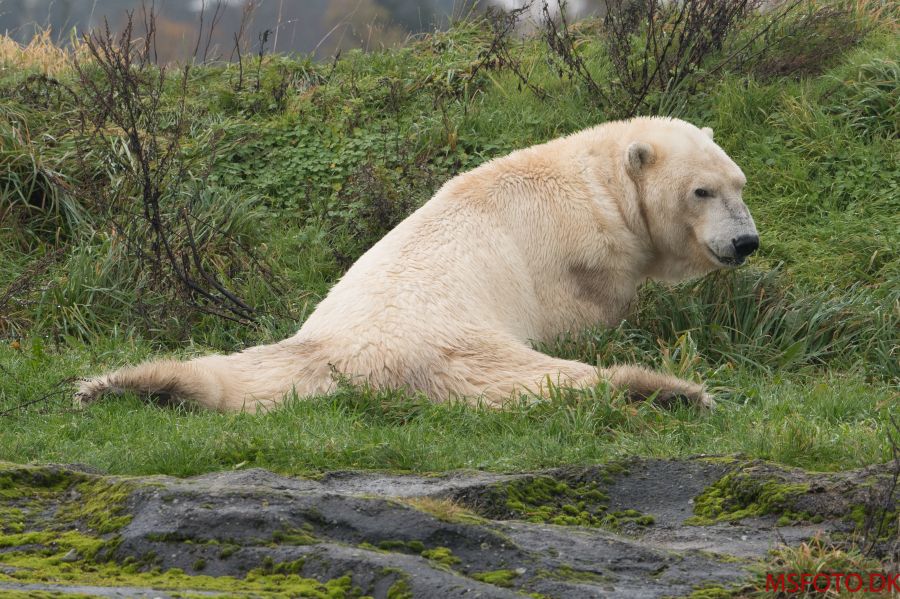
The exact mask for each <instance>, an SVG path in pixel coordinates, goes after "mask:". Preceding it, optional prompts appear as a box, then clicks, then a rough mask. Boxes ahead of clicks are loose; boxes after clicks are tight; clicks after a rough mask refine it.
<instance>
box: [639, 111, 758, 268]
mask: <svg viewBox="0 0 900 599" xmlns="http://www.w3.org/2000/svg"><path fill="white" fill-rule="evenodd" d="M651 122H652V123H651ZM643 124H644V125H645V126H644V127H641V128H639V129H638V131H637V132H636V133H637V134H636V138H637V139H634V140H633V141H631V142H630V143H628V144H627V147H626V149H625V156H624V161H625V170H626V171H627V173H628V176H629V177H630V178H631V179H632V181H633V182H634V184H635V189H636V192H637V193H636V198H637V201H638V202H639V203H640V210H641V213H642V214H643V217H644V220H645V222H646V226H647V229H648V234H649V237H650V243H651V245H652V247H653V253H654V256H653V260H652V261H651V262H652V266H651V272H650V273H649V275H650V276H651V277H652V278H655V279H660V280H667V281H678V280H683V279H685V278H689V277H693V276H699V275H703V274H706V273H708V272H710V271H713V270H715V269H718V268H726V267H737V266H740V265H741V264H743V263H744V261H745V260H746V259H747V257H748V256H749V255H750V254H752V253H753V252H754V251H756V249H757V248H758V247H759V235H758V233H757V231H756V225H755V224H754V222H753V217H752V216H750V211H749V210H748V209H747V206H746V205H745V204H744V201H743V199H742V197H741V193H742V190H743V188H744V184H745V183H746V181H747V178H746V177H745V176H744V173H743V172H741V169H740V168H739V167H738V165H737V164H735V163H734V161H733V160H731V158H729V157H728V155H727V154H726V153H725V152H724V151H723V150H722V148H720V147H719V146H718V145H717V144H716V143H715V142H714V141H713V132H712V129H709V128H703V129H699V128H697V127H695V126H694V125H691V124H689V123H686V122H684V121H679V120H675V119H647V122H645V123H643ZM648 124H649V125H650V126H647V125H648Z"/></svg>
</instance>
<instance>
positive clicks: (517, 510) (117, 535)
mask: <svg viewBox="0 0 900 599" xmlns="http://www.w3.org/2000/svg"><path fill="white" fill-rule="evenodd" d="M888 478H889V477H888V475H887V468H883V469H880V468H877V467H872V468H868V469H863V470H858V471H854V472H847V473H839V474H813V473H808V472H804V471H801V470H792V469H785V468H781V467H777V466H774V465H772V464H768V463H764V462H759V461H746V460H739V459H734V458H697V459H691V460H681V461H670V460H631V461H626V462H617V463H610V464H603V465H597V466H585V467H568V468H560V469H554V470H548V471H543V472H537V473H525V474H512V475H503V474H488V473H481V472H471V473H470V472H455V473H451V474H446V475H442V476H434V477H428V476H412V475H410V476H403V475H392V474H379V473H371V472H366V473H355V472H336V473H330V474H327V475H325V476H323V477H321V478H319V479H318V480H309V479H299V478H291V477H284V476H279V475H276V474H273V473H271V472H266V471H263V470H248V471H242V472H223V473H214V474H208V475H204V476H198V477H193V478H188V479H175V478H170V477H144V478H125V477H104V476H100V475H97V474H95V473H90V472H85V471H84V470H83V469H78V468H71V467H64V466H42V467H26V466H14V465H5V466H2V465H0V500H2V503H0V589H7V590H18V591H60V592H68V593H84V594H88V595H99V596H107V597H120V596H154V597H166V596H176V595H183V594H184V593H186V592H187V593H192V594H195V595H197V596H201V595H210V596H216V595H220V594H227V595H228V596H254V597H265V596H277V595H278V594H279V593H281V594H287V595H290V596H311V597H360V596H372V597H379V598H381V597H385V598H390V599H400V598H404V597H456V596H464V595H465V596H467V597H472V596H479V597H515V596H521V593H532V594H536V595H535V596H543V597H596V596H610V597H648V598H649V597H663V596H679V595H689V594H690V593H691V592H693V591H694V590H695V589H696V588H698V587H703V586H710V585H721V586H724V587H731V586H735V585H740V584H741V583H742V582H744V581H746V580H747V579H748V578H749V576H750V571H749V567H750V566H751V565H753V564H754V563H756V562H757V561H758V560H761V559H764V558H765V557H766V554H767V552H768V551H769V550H770V549H772V548H773V547H775V546H776V545H777V544H779V543H781V542H786V543H788V544H796V543H799V542H801V541H804V540H807V539H809V538H811V537H813V536H815V535H824V536H826V537H834V538H836V539H840V538H842V537H844V538H846V537H847V536H849V535H853V534H854V532H855V531H857V530H858V529H859V528H860V526H861V525H862V524H863V523H864V520H865V517H864V513H863V512H864V506H866V505H869V504H870V503H871V499H872V497H873V496H874V495H877V493H879V492H883V490H884V489H885V488H887V484H888ZM889 507H891V508H892V509H893V510H894V511H893V513H894V516H893V518H894V520H893V521H894V522H895V521H896V498H894V501H893V503H892V504H891V505H890V506H889ZM888 511H889V512H890V510H888ZM889 515H890V514H889ZM888 520H890V517H889V518H888ZM894 526H896V525H894ZM891 535H893V537H895V536H896V530H895V529H893V530H892V529H890V527H888V529H887V530H886V531H885V532H884V543H885V544H887V543H889V542H891V541H892V539H893V537H892V536H891Z"/></svg>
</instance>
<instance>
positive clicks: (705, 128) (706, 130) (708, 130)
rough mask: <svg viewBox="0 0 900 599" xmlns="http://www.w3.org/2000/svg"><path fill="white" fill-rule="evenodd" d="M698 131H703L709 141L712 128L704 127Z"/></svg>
mask: <svg viewBox="0 0 900 599" xmlns="http://www.w3.org/2000/svg"><path fill="white" fill-rule="evenodd" d="M700 130H701V131H703V132H704V133H706V137H708V138H710V139H712V138H713V130H712V127H704V128H703V129H700Z"/></svg>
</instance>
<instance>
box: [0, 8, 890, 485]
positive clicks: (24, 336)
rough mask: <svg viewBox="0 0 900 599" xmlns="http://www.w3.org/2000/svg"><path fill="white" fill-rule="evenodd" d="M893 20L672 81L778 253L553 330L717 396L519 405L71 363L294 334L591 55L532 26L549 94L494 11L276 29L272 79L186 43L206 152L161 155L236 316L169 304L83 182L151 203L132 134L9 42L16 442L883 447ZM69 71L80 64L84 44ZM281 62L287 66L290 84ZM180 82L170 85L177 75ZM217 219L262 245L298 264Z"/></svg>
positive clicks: (601, 61) (2, 364)
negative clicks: (279, 40) (390, 233)
mask: <svg viewBox="0 0 900 599" xmlns="http://www.w3.org/2000/svg"><path fill="white" fill-rule="evenodd" d="M891 27H892V25H891V24H890V23H889V22H888V21H887V20H885V21H884V22H880V21H879V22H874V23H872V27H871V30H870V32H869V34H868V35H867V36H866V37H865V38H864V39H863V40H862V42H861V43H860V44H859V45H857V46H856V47H854V48H851V49H848V50H847V51H845V52H843V53H841V54H840V55H839V56H838V57H837V58H829V60H828V62H826V63H822V64H821V65H818V66H819V67H820V68H818V70H816V71H814V72H815V73H816V74H808V75H803V76H801V77H794V78H771V77H766V76H764V74H763V73H757V72H728V73H723V74H722V76H721V77H717V78H710V79H709V80H707V81H706V82H705V83H704V84H703V85H701V86H700V87H699V88H698V89H697V91H696V92H695V93H694V94H693V95H691V96H690V97H683V96H678V95H677V93H674V92H673V95H672V96H671V97H669V98H665V97H663V98H660V99H659V101H658V103H657V104H656V105H657V106H669V107H674V108H672V112H673V113H674V114H676V115H677V116H680V117H682V118H686V119H688V120H692V121H694V122H696V123H697V124H702V125H710V126H712V127H713V128H714V129H715V131H716V133H715V134H716V140H717V141H718V142H719V143H720V144H721V145H722V147H723V148H724V149H725V150H726V151H728V152H729V153H730V154H731V155H732V157H733V158H734V159H735V160H736V162H737V163H738V164H739V165H741V167H742V168H743V169H744V171H745V172H746V174H747V176H748V180H749V182H748V186H747V190H746V194H745V199H746V200H747V203H748V205H749V206H750V208H751V211H752V212H753V214H754V216H755V218H756V221H757V225H758V228H759V230H760V234H761V238H762V247H761V250H760V253H759V255H758V256H755V257H754V258H753V259H752V261H751V262H752V265H751V267H750V268H745V269H742V270H740V271H737V272H732V273H720V274H717V275H713V276H710V277H707V278H705V279H703V280H702V281H697V282H691V283H687V284H684V285H680V286H677V287H675V288H666V287H664V286H660V285H649V286H647V287H646V288H645V289H644V290H643V292H642V293H641V297H640V300H639V302H638V304H637V306H636V309H635V311H634V312H633V313H632V315H631V316H629V319H628V321H627V322H625V323H623V324H622V325H621V326H620V327H618V328H616V329H613V330H603V329H596V330H589V331H585V332H583V333H581V334H579V335H576V336H572V337H565V338H561V339H559V340H558V341H557V342H555V343H551V344H547V346H545V347H542V348H541V349H542V350H544V351H547V352H549V353H552V354H554V355H558V356H563V357H567V358H574V359H579V360H584V361H588V362H591V363H595V362H596V361H597V360H598V359H599V362H600V363H601V364H605V363H610V362H613V361H631V362H640V363H643V364H648V365H653V366H655V367H657V368H661V369H663V370H666V371H669V372H673V373H676V374H678V375H680V376H685V377H688V378H693V379H698V380H706V381H708V384H709V386H710V388H711V389H712V391H713V392H714V394H715V395H716V396H717V397H718V398H719V403H720V405H719V408H718V409H717V410H716V411H714V412H712V413H705V412H699V411H696V410H693V409H691V408H687V407H681V408H675V409H671V410H662V409H659V408H657V407H655V406H653V405H651V404H628V403H626V402H625V401H624V400H623V399H622V398H621V397H619V396H616V395H611V394H610V393H609V392H608V390H606V389H605V388H602V387H601V388H598V389H594V390H591V391H587V392H583V393H577V392H571V391H565V390H563V391H560V392H558V393H557V394H556V395H555V396H554V398H553V399H552V400H548V401H536V400H535V399H534V398H524V399H523V400H522V401H521V402H518V403H514V404H510V405H509V406H507V407H506V408H505V409H504V410H501V411H492V410H487V409H481V408H478V407H471V406H466V405H461V404H452V405H434V404H430V403H428V402H427V401H425V400H423V399H421V398H416V397H409V396H406V395H404V394H403V393H401V392H392V393H374V392H371V391H368V390H365V389H348V388H343V389H341V391H340V392H339V393H338V394H336V395H334V396H331V397H324V398H315V399H311V400H308V401H296V400H294V401H288V402H287V403H286V404H285V405H284V406H283V407H282V408H280V409H279V410H277V411H275V412H272V413H267V414H259V415H247V414H232V415H221V414H213V413H204V412H199V411H195V410H188V409H184V408H167V407H158V406H155V405H152V404H148V403H147V402H144V401H142V400H140V399H138V398H135V397H130V396H129V397H124V398H120V399H115V398H114V399H109V400H107V401H103V402H101V403H99V404H96V405H93V406H91V407H90V408H88V409H87V410H85V411H75V410H74V409H72V407H71V405H70V403H69V396H70V393H71V390H72V387H71V384H68V383H66V382H65V381H67V380H69V379H70V378H71V377H78V376H85V375H88V374H93V373H97V372H100V371H103V370H106V369H109V368H115V367H118V366H120V365H123V364H126V363H134V362H136V361H140V360H143V359H147V358H149V357H154V356H159V355H177V356H181V357H186V356H191V355H197V354H201V353H206V352H209V351H234V350H236V349H240V348H242V347H247V346H250V345H254V344H256V343H260V342H267V341H273V340H277V339H280V338H283V337H284V336H287V335H289V334H291V333H292V332H293V331H294V330H296V328H297V327H298V326H299V324H300V323H301V322H302V321H303V320H304V319H305V317H306V316H307V315H308V314H309V313H310V312H311V310H312V309H314V307H315V305H316V303H317V302H318V301H319V300H320V299H321V298H322V297H323V296H324V294H325V293H326V292H327V290H328V288H329V287H330V285H331V284H333V282H334V281H335V280H337V278H338V277H339V276H340V275H341V274H342V272H343V271H344V270H345V269H346V268H347V267H348V265H349V264H350V263H352V261H353V260H354V259H355V258H357V257H358V256H359V255H360V254H361V253H362V252H363V251H365V249H366V248H367V247H369V246H370V245H371V244H372V243H373V242H374V241H375V240H377V239H378V238H379V237H380V236H381V235H383V234H384V233H385V232H386V231H387V230H389V229H390V228H391V227H392V226H393V225H394V224H396V222H398V221H399V220H400V219H402V218H403V217H404V216H405V215H406V214H408V213H409V212H410V211H411V210H413V209H414V208H415V207H416V206H418V205H420V204H421V203H422V202H424V201H426V200H427V199H428V198H429V197H430V196H431V194H432V193H433V192H434V190H435V189H437V187H438V186H439V185H440V184H441V183H443V182H444V181H446V180H447V179H448V178H450V177H452V176H453V175H454V174H456V173H458V172H461V171H464V170H467V169H469V168H471V167H474V166H476V165H477V164H480V163H481V162H483V161H485V160H488V159H490V158H492V157H495V156H499V155H502V154H504V153H506V152H508V151H510V150H512V149H515V148H518V147H524V146H527V145H530V144H534V143H539V142H542V141H544V140H547V139H550V138H552V137H555V136H558V135H563V134H566V133H569V132H572V131H576V130H578V129H580V128H583V127H586V126H590V125H592V124H595V123H598V122H602V121H604V120H606V119H607V118H608V117H609V114H608V113H607V112H605V111H604V109H603V108H602V107H598V106H597V105H596V103H594V102H593V101H592V99H591V98H590V95H589V92H588V90H587V88H586V87H585V86H584V84H583V82H580V81H577V80H570V79H566V78H563V79H560V78H559V76H558V75H557V73H555V72H554V71H553V70H552V69H550V68H549V67H548V64H547V61H546V60H545V53H546V48H544V46H543V45H542V42H541V41H540V40H538V39H525V40H517V41H515V42H514V43H513V46H512V50H511V51H512V52H513V53H514V55H515V56H516V58H517V60H519V61H520V70H521V72H524V73H527V74H528V77H529V81H531V82H532V83H534V84H536V85H538V86H540V87H541V88H542V89H544V90H545V91H546V92H547V93H548V94H549V96H550V99H542V98H540V97H538V96H537V95H535V94H534V93H533V92H531V91H530V90H529V89H527V88H526V87H524V86H522V85H520V82H519V80H518V77H517V76H516V75H515V74H514V73H512V72H511V71H510V70H509V69H508V68H504V67H487V66H484V65H480V56H481V54H480V53H481V52H483V51H484V50H485V49H486V48H487V47H488V46H489V44H490V35H489V33H488V31H487V30H486V28H485V27H483V26H479V25H478V24H462V25H459V26H458V27H456V28H454V29H453V30H452V31H450V32H447V33H438V34H435V35H434V36H431V37H429V38H427V39H424V40H421V41H417V42H413V45H412V46H411V47H408V48H404V49H400V50H396V51H389V52H383V53H375V54H362V53H355V52H354V53H349V54H348V55H346V56H345V57H343V58H342V59H341V60H339V61H338V62H337V63H335V64H334V65H332V64H330V63H329V64H315V63H311V62H309V61H308V60H305V59H302V58H290V57H269V58H268V59H267V60H266V61H265V62H264V64H263V65H262V68H261V70H260V72H261V82H260V90H259V91H256V90H255V86H254V85H251V83H254V80H253V79H250V80H249V81H248V82H245V86H244V88H243V89H240V90H238V89H236V87H235V81H236V73H235V67H234V65H228V66H222V65H207V66H202V65H201V66H197V67H195V68H194V69H193V71H192V72H191V75H190V79H189V82H188V87H189V94H188V96H187V110H188V111H189V115H190V131H189V134H188V136H187V137H186V139H185V143H184V145H183V147H182V150H181V153H180V154H179V158H178V160H179V161H180V164H182V165H183V166H184V167H185V169H186V172H187V173H188V176H187V177H186V178H185V180H183V181H178V180H173V181H171V182H170V183H171V187H167V188H166V189H167V190H166V193H167V194H168V195H167V196H166V201H167V202H171V203H172V205H175V206H177V205H179V202H181V203H184V202H185V198H193V199H192V202H193V206H194V210H196V213H197V214H199V215H200V216H201V217H202V218H203V219H204V222H205V223H206V224H205V225H204V226H198V227H197V230H196V231H195V234H196V235H197V237H198V239H199V240H200V241H201V242H203V244H204V246H203V247H204V251H205V252H206V254H205V256H204V259H205V260H208V263H209V264H211V265H213V267H214V268H215V269H216V272H217V273H219V274H220V276H221V277H222V279H223V280H224V281H226V282H227V283H228V284H229V285H231V286H232V288H234V289H235V290H236V291H237V292H238V293H239V294H240V295H241V297H243V298H245V299H247V300H248V301H249V302H250V303H251V304H252V305H254V306H257V307H259V309H260V310H259V312H260V317H259V320H258V322H257V323H256V324H255V325H253V326H242V325H238V324H234V323H229V322H225V321H222V320H220V319H217V318H215V317H213V316H210V315H208V314H201V313H198V312H197V311H193V310H185V309H183V306H180V305H177V302H174V301H173V298H172V296H171V294H170V290H169V289H167V288H165V286H160V285H159V284H158V282H155V281H154V279H153V277H152V276H150V273H148V271H147V269H146V268H145V267H144V266H143V265H142V263H141V262H140V260H138V259H137V258H136V257H135V256H134V255H133V253H132V252H131V251H130V250H129V247H128V246H127V244H125V243H123V241H122V240H121V238H119V237H118V236H117V235H115V234H114V233H113V232H112V229H111V228H110V227H109V224H108V221H107V220H106V219H107V217H108V213H107V212H106V211H105V210H104V209H103V207H102V206H98V205H96V203H94V202H93V201H92V199H91V198H89V197H85V195H84V194H80V193H78V189H80V188H81V187H82V186H83V187H84V188H85V189H90V188H91V187H90V185H93V184H95V183H96V182H97V181H100V182H101V183H102V184H103V188H104V189H121V190H122V197H124V198H125V200H124V202H125V205H129V204H128V202H129V201H131V202H132V204H130V205H132V206H133V205H134V201H135V197H136V190H135V189H134V187H133V185H132V184H131V183H129V181H128V179H127V177H126V176H125V175H124V174H123V173H122V172H121V169H118V168H117V167H116V166H115V164H116V163H115V161H114V160H112V158H114V157H115V156H119V155H120V153H121V152H123V151H124V150H123V148H124V145H123V144H122V141H121V139H120V138H119V137H117V135H116V134H115V133H108V134H106V135H104V136H100V137H99V138H97V139H93V140H90V141H89V142H85V141H84V140H82V139H80V138H79V137H78V135H77V121H76V119H75V117H76V114H75V107H74V105H73V104H72V100H71V98H70V96H68V95H67V94H65V93H62V94H59V95H58V97H57V96H54V95H53V93H50V94H49V95H48V96H46V97H44V96H40V97H35V96H31V95H29V94H28V93H26V92H25V91H23V90H25V89H26V87H25V86H24V81H25V78H26V77H27V76H28V75H29V71H28V70H27V69H9V68H7V69H4V70H2V71H0V92H2V93H0V460H8V461H16V462H29V461H38V462H47V461H54V462H79V463H85V464H90V465H93V466H96V467H98V468H101V469H103V470H106V471H110V472H116V473H168V474H176V475H188V474H196V473H200V472H206V471H210V470H218V469H228V468H238V467H239V468H246V467H251V466H260V467H266V468H271V469H274V470H277V471H281V472H288V473H312V472H318V471H323V470H328V469H334V468H378V469H396V470H411V471H419V472H436V471H441V470H446V469H453V468H484V469H491V470H523V469H533V468H541V467H547V466H554V465H559V464H565V463H578V462H594V461H598V460H605V459H609V458H616V457H622V456H628V455H650V456H687V455H694V454H698V453H712V454H721V453H731V452H743V453H746V454H748V455H750V456H756V457H761V458H765V459H771V460H775V461H777V462H780V463H784V464H790V465H796V466H802V467H805V468H812V469H820V470H837V469H845V468H851V467H857V466H863V465H867V464H872V463H876V462H880V461H884V460H887V459H889V458H890V441H889V434H888V433H889V425H888V422H887V420H888V418H887V416H888V414H889V413H891V412H892V411H896V409H897V405H898V401H900V400H898V392H900V360H898V352H900V350H898V347H900V339H898V337H900V335H898V331H900V235H898V234H897V231H900V183H898V182H900V166H898V141H897V132H898V113H897V110H896V106H897V105H898V97H897V90H898V89H900V82H898V73H900V71H898V67H897V64H898V60H900V42H898V38H897V36H896V35H895V31H894V30H892V29H891ZM580 48H581V50H580V51H582V52H583V53H584V56H585V57H586V58H587V60H588V64H589V66H590V67H591V68H592V69H593V72H594V74H595V76H597V77H599V76H601V75H602V76H609V75H610V71H609V68H610V67H609V64H608V60H607V59H606V58H605V56H604V54H603V49H602V44H600V43H599V42H598V41H597V40H596V39H594V38H590V37H588V38H585V41H584V43H583V45H582V46H580ZM251 72H252V73H255V70H253V71H251ZM245 75H246V73H245ZM247 76H248V77H255V74H253V75H247ZM58 77H59V80H60V81H61V82H63V83H65V84H66V85H70V86H77V82H76V81H75V78H74V75H73V74H72V73H65V72H63V73H61V74H59V75H58ZM282 80H287V81H289V86H288V88H287V91H286V94H285V96H284V98H283V100H282V101H281V102H280V103H279V102H274V100H273V98H274V96H273V90H277V89H278V86H279V84H280V83H279V82H280V81H282ZM29 85H30V86H31V87H30V88H28V89H33V88H34V86H35V85H37V84H36V83H34V82H32V83H30V84H29ZM168 85H169V87H170V89H168V88H167V91H166V96H165V98H164V100H165V103H164V104H165V110H169V111H171V110H173V109H174V107H176V106H177V82H176V81H175V80H174V78H173V79H172V81H170V82H169V83H168ZM51 88H52V89H55V88H53V87H52V85H51ZM47 98H49V99H47ZM54 98H55V99H54ZM166 114H169V113H165V114H164V115H163V116H164V117H165V116H166ZM166 118H168V117H166ZM213 140H215V142H214V144H213ZM85 143H87V144H88V145H87V146H85V145H84V144H85ZM213 145H214V146H215V152H213V151H212V149H211V148H212V147H213ZM79 152H82V153H83V154H84V156H82V159H78V154H79ZM212 155H214V157H215V159H214V160H213V161H212V163H211V164H210V163H209V159H210V156H212ZM217 228H225V229H227V231H228V232H229V234H230V235H231V236H232V238H234V239H236V240H238V241H239V242H240V243H241V244H243V245H245V246H248V247H256V248H258V249H259V252H258V253H259V254H260V255H261V256H262V257H263V259H264V262H265V264H266V265H267V266H268V267H269V268H270V269H271V270H272V273H273V280H274V282H275V283H276V284H277V286H278V287H280V288H281V289H283V290H287V292H286V293H284V294H279V293H277V292H276V291H275V290H274V288H273V286H272V285H270V284H268V283H267V282H266V281H264V280H263V279H262V277H260V276H259V271H258V269H255V268H254V267H252V266H251V265H250V264H249V263H247V262H245V261H243V260H244V259H243V258H241V256H239V255H236V254H235V253H234V252H233V246H229V245H228V244H225V243H222V242H221V240H220V239H219V238H218V237H217V233H216V231H217Z"/></svg>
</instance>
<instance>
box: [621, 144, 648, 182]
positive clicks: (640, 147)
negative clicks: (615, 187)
mask: <svg viewBox="0 0 900 599" xmlns="http://www.w3.org/2000/svg"><path fill="white" fill-rule="evenodd" d="M655 158H656V153H655V152H654V151H653V146H651V145H650V144H646V143H644V142H642V141H633V142H631V143H630V144H628V149H627V150H625V170H627V171H628V173H629V174H630V175H631V176H632V177H637V176H639V175H640V174H641V171H642V170H643V169H644V167H645V166H647V165H648V164H653V160H654V159H655Z"/></svg>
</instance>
